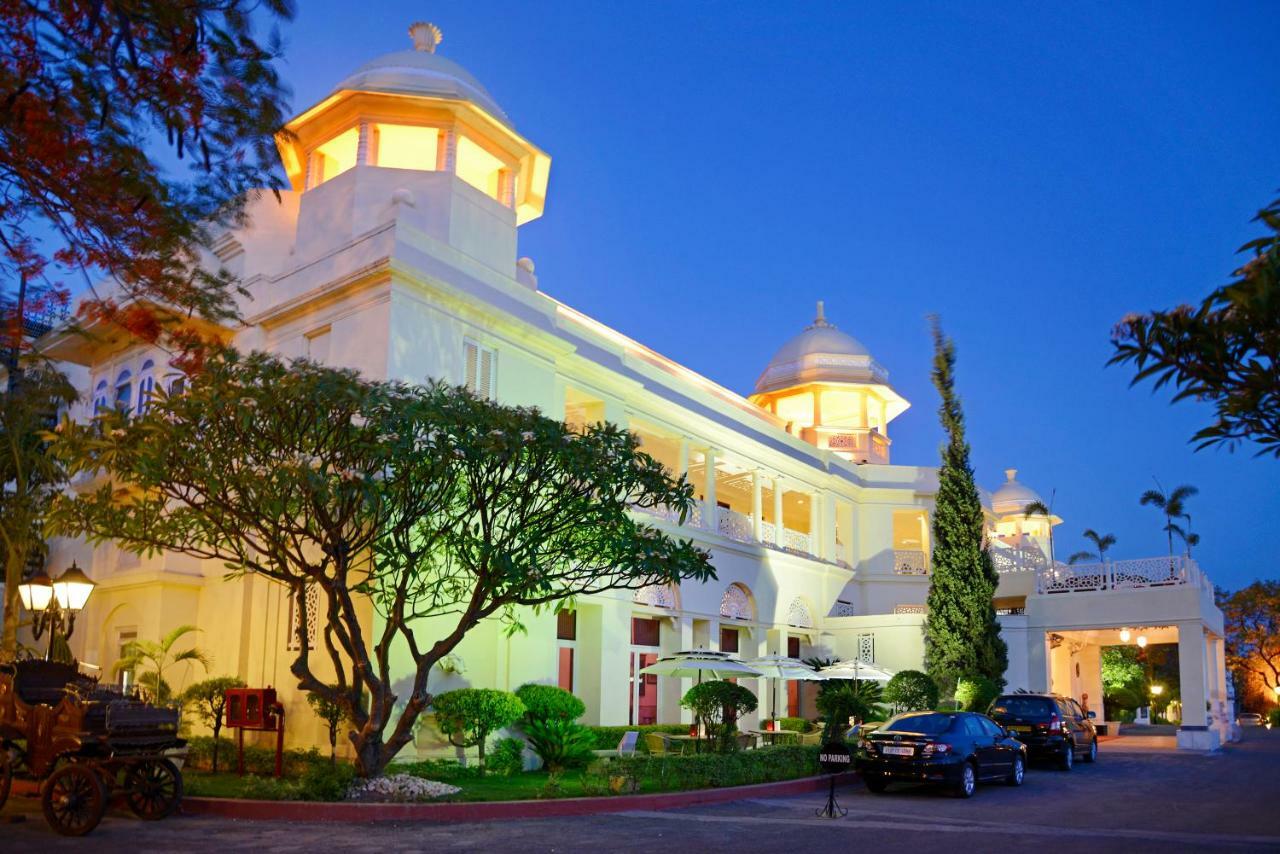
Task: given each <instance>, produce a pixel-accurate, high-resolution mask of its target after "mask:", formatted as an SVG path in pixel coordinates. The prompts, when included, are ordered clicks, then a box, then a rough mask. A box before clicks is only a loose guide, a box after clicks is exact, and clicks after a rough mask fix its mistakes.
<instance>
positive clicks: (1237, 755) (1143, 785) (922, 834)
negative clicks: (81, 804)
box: [0, 729, 1280, 854]
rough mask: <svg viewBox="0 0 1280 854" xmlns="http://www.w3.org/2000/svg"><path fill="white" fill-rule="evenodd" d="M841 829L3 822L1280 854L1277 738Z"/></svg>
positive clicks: (24, 835) (935, 799)
mask: <svg viewBox="0 0 1280 854" xmlns="http://www.w3.org/2000/svg"><path fill="white" fill-rule="evenodd" d="M839 798H840V800H841V801H842V803H843V804H844V805H845V806H846V807H848V808H849V814H848V816H846V817H845V818H843V819H838V820H835V821H828V820H824V819H819V818H815V817H814V808H815V807H818V806H820V805H821V802H822V798H820V797H819V796H817V795H804V796H800V797H793V798H777V799H761V800H753V801H738V802H734V803H730V804H722V805H718V806H707V807H693V808H689V809H685V810H675V811H671V812H661V813H656V812H655V813H626V814H620V815H607V816H592V817H586V818H573V819H543V820H520V821H511V822H488V823H484V824H467V825H432V824H399V825H395V824H374V825H368V824H366V825H341V824H324V825H312V826H308V825H300V824H290V823H287V822H227V821H222V820H218V819H213V818H175V819H170V820H168V821H164V822H160V823H158V824H144V823H142V822H138V821H135V820H133V819H132V818H131V817H129V816H128V815H122V814H120V813H112V814H110V815H108V817H107V818H106V819H105V820H104V821H103V823H102V825H101V826H100V827H99V828H98V830H97V831H95V833H94V835H93V836H92V837H91V840H92V842H91V844H86V842H87V841H86V840H66V839H61V838H59V837H57V836H55V835H54V834H53V833H52V832H51V831H49V829H48V828H47V827H45V825H44V821H43V819H42V818H41V817H40V814H39V810H38V807H37V806H36V805H35V803H34V802H33V801H30V800H26V799H15V801H11V802H10V804H9V806H7V807H6V808H5V810H4V813H3V815H4V816H15V815H19V816H26V821H24V822H22V823H18V824H0V850H4V851H40V852H46V851H56V850H73V849H74V850H81V851H84V850H90V849H91V848H92V850H98V851H126V850H130V851H142V852H147V854H151V852H165V851H242V850H258V851H260V850H264V849H269V850H273V851H307V852H314V851H370V852H373V851H378V852H382V851H424V850H431V851H468V850H478V849H487V850H505V851H512V850H517V851H519V854H531V852H539V851H637V852H639V851H644V852H650V854H651V853H652V852H662V854H672V852H677V851H699V852H701V851H732V852H756V851H762V852H763V851H786V852H801V854H818V852H825V851H841V850H853V849H857V850H872V851H874V850H877V849H879V850H901V849H906V850H911V851H913V852H916V851H920V852H931V851H938V852H948V854H955V852H957V851H964V852H968V851H999V852H1014V851H1017V850H1019V849H1020V848H1021V847H1022V846H1031V845H1035V846H1039V850H1056V851H1062V850H1073V851H1089V852H1090V854H1095V852H1111V851H1114V852H1124V854H1139V852H1145V851H1151V852H1160V854H1169V852H1170V851H1179V852H1181V851H1198V850H1204V851H1218V850H1237V851H1238V850H1255V851H1280V809H1278V806H1277V805H1280V731H1275V732H1270V731H1266V730H1261V729H1253V730H1246V732H1245V740H1244V742H1243V743H1242V744H1240V745H1234V746H1231V747H1228V748H1226V749H1224V750H1222V751H1220V752H1219V753H1216V754H1212V755H1185V754H1176V753H1158V754H1157V753H1146V754H1139V753H1114V754H1110V755H1108V754H1107V753H1106V752H1105V749H1104V751H1103V753H1102V756H1101V760H1100V762H1099V763H1098V764H1097V765H1094V766H1088V765H1077V766H1076V770H1075V771H1072V772H1070V773H1063V772H1060V771H1056V770H1053V769H1050V768H1042V767H1033V768H1032V770H1031V772H1030V773H1029V774H1028V775H1027V782H1026V785H1025V786H1024V787H1023V788H1021V789H1011V788H1007V787H1004V786H995V785H992V786H984V787H982V788H980V789H979V791H978V794H977V795H976V796H975V797H974V798H973V799H972V800H968V801H960V800H956V799H953V798H950V797H947V796H945V795H941V794H938V793H935V792H933V791H930V790H926V789H896V788H895V789H893V790H891V791H890V792H889V793H887V794H884V795H872V794H870V793H868V792H867V791H866V790H865V789H863V788H862V787H861V785H854V786H850V787H845V788H844V789H842V790H841V791H840V792H839Z"/></svg>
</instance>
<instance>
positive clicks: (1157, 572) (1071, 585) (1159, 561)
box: [1036, 557, 1212, 593]
mask: <svg viewBox="0 0 1280 854" xmlns="http://www.w3.org/2000/svg"><path fill="white" fill-rule="evenodd" d="M1183 585H1194V586H1197V587H1203V588H1205V589H1208V590H1212V586H1210V585H1209V584H1208V580H1207V579H1206V578H1205V576H1204V575H1203V574H1202V573H1201V572H1200V568H1199V567H1198V566H1197V565H1196V562H1195V561H1194V560H1191V559H1190V558H1187V557H1148V558H1138V559H1136V560H1116V561H1107V562H1106V563H1078V564H1074V565H1064V564H1058V565H1057V566H1055V567H1044V568H1043V569H1041V570H1040V571H1039V573H1037V576H1036V589H1037V590H1038V591H1039V592H1041V593H1088V592H1094V591H1102V590H1141V589H1147V588H1152V587H1177V586H1183Z"/></svg>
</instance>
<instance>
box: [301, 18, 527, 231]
mask: <svg viewBox="0 0 1280 854" xmlns="http://www.w3.org/2000/svg"><path fill="white" fill-rule="evenodd" d="M409 37H410V39H411V41H412V47H411V48H409V49H407V50H400V51H395V52H393V53H388V54H385V55H383V56H380V57H378V58H376V59H374V60H371V61H369V62H366V63H365V64H364V65H362V66H360V67H359V68H357V69H356V70H355V71H354V72H352V73H351V74H350V75H348V76H346V77H345V78H343V79H342V80H341V81H340V82H339V83H338V85H337V86H336V87H335V88H334V90H333V91H332V92H331V93H330V94H329V96H328V97H326V98H325V99H324V100H323V101H321V102H320V103H318V104H316V105H315V106H313V107H311V108H310V109H308V110H306V111H304V112H303V113H301V114H300V115H298V116H297V117H296V118H294V119H293V120H291V121H290V122H289V123H288V124H286V125H285V127H284V129H283V131H282V132H281V133H280V134H278V135H277V137H276V144H277V146H278V148H279V149H280V156H281V159H282V161H283V162H284V167H285V172H286V173H287V174H288V176H289V181H290V183H291V184H292V186H293V189H294V190H295V191H299V192H303V191H307V190H311V189H314V188H316V187H319V186H321V185H323V184H325V183H326V182H328V181H330V180H332V179H334V178H337V177H338V176H339V175H342V174H343V173H345V172H347V171H348V170H351V169H353V168H355V167H361V166H373V167H380V168H384V169H399V170H409V171H415V172H447V173H451V174H453V175H455V176H456V177H457V178H458V179H460V180H461V181H462V182H464V183H465V184H467V185H470V187H471V188H474V189H475V190H478V191H479V192H480V193H482V194H483V195H485V196H488V197H489V199H491V200H492V201H493V202H496V203H497V204H499V205H501V206H503V207H506V208H509V209H511V210H512V211H514V212H515V224H516V225H522V224H524V223H526V222H528V221H530V220H532V219H536V218H537V217H539V216H541V215H542V211H543V208H544V206H545V204H546V193H547V179H548V176H549V174H550V169H551V158H550V157H548V156H547V154H546V153H545V152H543V151H542V150H541V149H539V148H538V147H536V146H535V145H533V144H532V143H531V142H529V141H528V140H527V139H525V138H524V137H522V136H520V135H519V134H518V133H516V130H515V126H514V124H513V123H512V121H511V119H510V118H509V117H508V115H507V114H506V112H505V111H504V110H503V109H502V107H501V106H499V105H498V102H497V100H496V99H494V97H493V96H492V95H491V94H490V93H489V91H488V90H487V89H486V88H485V87H484V85H483V84H481V83H480V81H479V80H477V79H476V78H475V77H474V76H473V75H472V74H471V73H470V72H469V71H467V70H466V69H465V68H463V67H462V66H461V65H459V64H458V63H456V62H454V61H452V60H450V59H448V58H446V57H444V56H441V55H440V53H439V52H438V48H439V46H440V44H441V42H442V41H443V40H444V34H443V33H442V32H441V30H440V28H439V27H437V26H436V25H435V24H431V23H427V22H424V21H418V22H416V23H414V24H412V25H411V26H410V27H409ZM467 192H470V191H469V190H468V191H467Z"/></svg>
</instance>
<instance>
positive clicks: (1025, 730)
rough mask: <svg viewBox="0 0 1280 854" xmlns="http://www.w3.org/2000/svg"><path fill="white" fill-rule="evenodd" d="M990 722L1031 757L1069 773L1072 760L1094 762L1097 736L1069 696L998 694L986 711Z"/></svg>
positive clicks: (1089, 719) (1090, 721)
mask: <svg viewBox="0 0 1280 854" xmlns="http://www.w3.org/2000/svg"><path fill="white" fill-rule="evenodd" d="M987 714H988V715H990V716H991V719H992V720H994V721H995V722H996V723H998V724H999V725H1000V726H1002V727H1004V728H1005V729H1006V730H1007V731H1008V732H1009V734H1010V735H1012V736H1013V737H1014V738H1016V739H1018V740H1019V741H1021V742H1022V743H1023V744H1025V745H1026V746H1027V751H1028V755H1030V756H1031V757H1032V758H1035V757H1043V758H1047V759H1052V760H1054V761H1055V762H1057V763H1058V767H1059V768H1061V769H1062V770H1064V771H1070V770H1071V769H1072V767H1073V766H1074V765H1075V761H1076V759H1080V760H1081V761H1083V762H1096V761H1097V759H1098V733H1097V731H1095V730H1094V728H1093V712H1089V713H1088V714H1085V713H1084V710H1083V709H1081V708H1080V704H1079V703H1077V702H1076V701H1075V700H1073V699H1071V698H1070V697H1059V696H1058V695H1056V694H1002V695H1000V696H999V697H997V698H996V701H995V702H994V703H992V704H991V708H990V709H989V710H988V711H987Z"/></svg>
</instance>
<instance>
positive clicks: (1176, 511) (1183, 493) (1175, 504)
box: [1138, 480, 1200, 558]
mask: <svg viewBox="0 0 1280 854" xmlns="http://www.w3.org/2000/svg"><path fill="white" fill-rule="evenodd" d="M1156 486H1157V487H1158V488H1157V489H1148V490H1147V491H1146V492H1144V493H1142V498H1140V499H1138V503H1139V504H1142V505H1143V506H1146V505H1148V504H1150V505H1151V506H1153V507H1155V508H1157V509H1158V510H1159V511H1160V512H1161V513H1163V514H1164V521H1165V526H1164V532H1165V534H1166V535H1167V536H1168V537H1169V557H1170V558H1172V557H1173V535H1174V534H1175V533H1176V534H1177V535H1178V536H1180V537H1182V538H1183V539H1186V534H1185V533H1184V532H1183V530H1182V529H1181V528H1180V527H1178V526H1177V525H1176V524H1174V521H1173V520H1174V519H1181V518H1185V517H1186V515H1187V514H1186V501H1187V499H1188V498H1190V497H1191V496H1193V495H1196V494H1198V493H1199V492H1200V490H1198V489H1196V488H1195V487H1194V486H1190V485H1188V484H1183V485H1182V486H1179V487H1178V488H1176V489H1174V490H1173V491H1172V492H1170V493H1169V494H1167V495H1166V494H1165V492H1164V487H1162V486H1160V481H1158V480H1157V481H1156Z"/></svg>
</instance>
